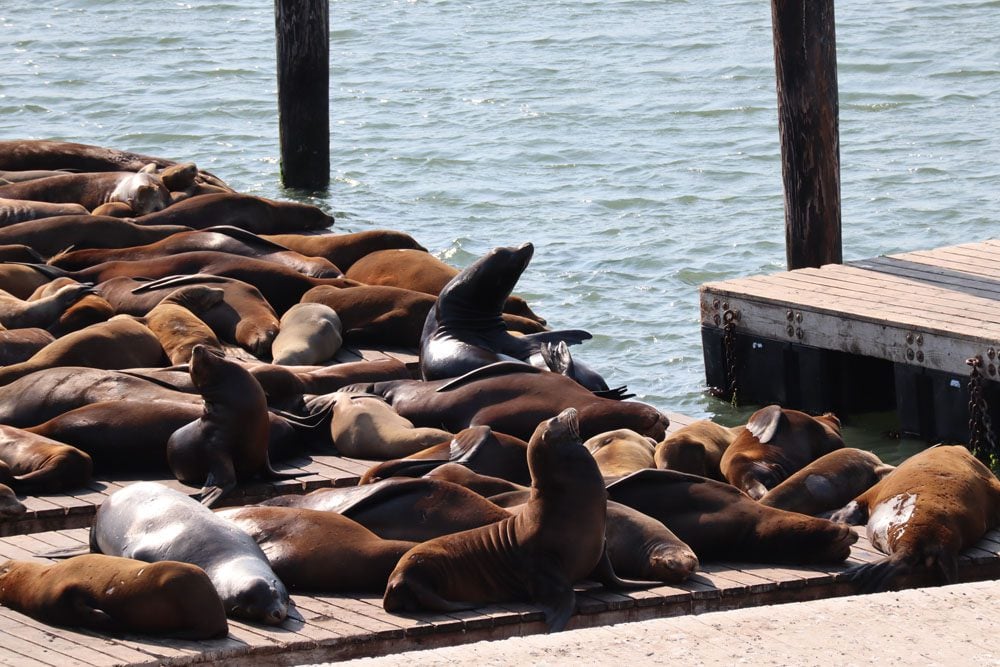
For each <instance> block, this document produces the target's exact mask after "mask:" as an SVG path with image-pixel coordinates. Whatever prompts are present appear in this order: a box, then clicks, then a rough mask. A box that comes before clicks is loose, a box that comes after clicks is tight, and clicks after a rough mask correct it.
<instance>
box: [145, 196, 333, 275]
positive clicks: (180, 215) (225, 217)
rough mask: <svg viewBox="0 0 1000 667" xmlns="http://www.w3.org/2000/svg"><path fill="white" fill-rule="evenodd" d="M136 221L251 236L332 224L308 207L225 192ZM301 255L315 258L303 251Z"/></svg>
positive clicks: (182, 203) (331, 221) (191, 200)
mask: <svg viewBox="0 0 1000 667" xmlns="http://www.w3.org/2000/svg"><path fill="white" fill-rule="evenodd" d="M136 222H138V223H139V224H140V225H184V226H187V227H193V228H195V229H204V228H206V227H214V226H216V225H226V226H231V227H239V228H240V229H245V230H247V231H248V232H253V233H254V234H282V233H284V232H294V231H309V230H316V229H326V228H327V227H330V226H331V225H333V216H331V215H327V214H326V213H324V212H323V210H322V209H320V208H318V207H316V206H311V205H309V204H300V203H298V202H290V201H276V200H273V199H265V198H263V197H255V196H253V195H245V194H239V193H235V192H226V193H216V194H207V195H200V196H198V197H191V198H190V199H185V200H183V201H179V202H177V203H175V204H172V205H171V206H169V207H167V208H165V209H163V210H162V211H157V212H155V213H150V214H149V215H144V216H142V217H141V218H137V219H136ZM279 243H280V241H279ZM282 245H285V244H282ZM289 247H290V246H289ZM292 250H297V249H296V248H292ZM299 252H301V251H299ZM302 254H304V255H309V256H311V257H315V256H317V255H312V254H310V253H307V252H304V253H302ZM334 264H336V262H334Z"/></svg>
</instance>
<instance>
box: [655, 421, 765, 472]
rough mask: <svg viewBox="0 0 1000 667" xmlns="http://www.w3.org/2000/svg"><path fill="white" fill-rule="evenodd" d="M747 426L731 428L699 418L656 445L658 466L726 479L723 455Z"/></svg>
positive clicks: (664, 468) (668, 435)
mask: <svg viewBox="0 0 1000 667" xmlns="http://www.w3.org/2000/svg"><path fill="white" fill-rule="evenodd" d="M745 428H746V427H744V426H734V427H733V428H727V427H725V426H721V425H719V424H716V423H715V422H713V421H710V420H708V419H699V420H698V421H696V422H692V423H690V424H688V425H687V426H685V427H683V428H680V429H678V430H676V431H674V432H673V433H669V434H667V437H666V438H664V439H663V441H662V442H660V443H658V444H657V445H656V451H655V452H654V453H653V458H654V459H655V460H656V467H657V468H661V469H663V470H676V471H677V472H686V473H690V474H692V475H701V476H702V477H708V478H709V479H714V480H718V481H720V482H725V481H726V478H725V477H723V476H722V471H721V470H720V469H719V463H720V462H721V461H722V455H723V454H724V453H725V451H726V449H727V448H728V447H729V445H731V444H732V442H733V440H734V439H735V438H736V436H737V435H739V434H740V433H741V432H742V431H743V430H744V429H745Z"/></svg>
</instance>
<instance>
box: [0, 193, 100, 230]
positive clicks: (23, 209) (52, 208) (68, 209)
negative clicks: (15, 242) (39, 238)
mask: <svg viewBox="0 0 1000 667" xmlns="http://www.w3.org/2000/svg"><path fill="white" fill-rule="evenodd" d="M89 213H90V212H89V211H88V210H87V209H86V208H84V207H83V206H81V205H80V204H74V203H53V202H47V201H35V200H31V199H11V198H9V197H0V227H4V228H6V227H9V226H13V225H16V224H18V223H21V222H26V221H29V220H38V219H40V218H50V217H53V216H57V215H89Z"/></svg>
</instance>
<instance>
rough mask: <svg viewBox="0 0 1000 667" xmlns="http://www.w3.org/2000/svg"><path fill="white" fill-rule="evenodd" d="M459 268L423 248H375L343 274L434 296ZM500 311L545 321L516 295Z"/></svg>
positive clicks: (369, 282)
mask: <svg viewBox="0 0 1000 667" xmlns="http://www.w3.org/2000/svg"><path fill="white" fill-rule="evenodd" d="M458 273H459V271H458V269H456V268H455V267H453V266H449V265H448V264H445V263H444V262H442V261H441V260H440V259H438V258H437V257H435V256H434V255H432V254H430V253H429V252H427V251H426V250H416V249H410V248H394V249H390V250H376V251H375V252H370V253H368V254H367V255H365V256H364V257H361V258H359V259H358V260H357V261H356V262H354V263H353V264H352V265H351V266H350V268H349V269H344V275H345V276H347V277H348V278H350V279H352V280H357V281H358V282H362V283H365V284H366V285H388V286H390V287H402V288H404V289H411V290H416V291H418V292H425V293H427V294H431V295H433V296H437V295H439V294H440V293H441V290H442V289H444V287H445V285H447V284H448V283H449V282H450V281H451V279H452V278H454V277H455V276H457V275H458ZM503 312H505V313H510V314H511V315H520V316H521V317H527V318H528V319H531V320H535V321H536V322H539V323H541V324H545V320H543V319H542V318H540V317H539V316H538V315H536V314H535V313H534V311H532V310H531V308H529V307H528V303H527V302H526V301H525V300H524V299H522V298H521V297H519V296H513V295H511V296H508V297H507V301H506V303H504V306H503Z"/></svg>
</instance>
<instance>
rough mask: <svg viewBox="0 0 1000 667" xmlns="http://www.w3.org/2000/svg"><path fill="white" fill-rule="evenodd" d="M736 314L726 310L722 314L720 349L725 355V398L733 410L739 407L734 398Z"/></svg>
mask: <svg viewBox="0 0 1000 667" xmlns="http://www.w3.org/2000/svg"><path fill="white" fill-rule="evenodd" d="M737 319H739V317H738V316H737V314H736V313H735V312H733V311H732V310H727V311H726V312H725V313H723V314H722V321H723V327H722V347H723V350H724V351H725V355H726V380H727V383H726V384H727V387H726V394H725V396H726V398H728V399H729V402H730V404H732V406H733V407H734V408H736V407H739V401H738V400H737V397H736V320H737Z"/></svg>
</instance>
